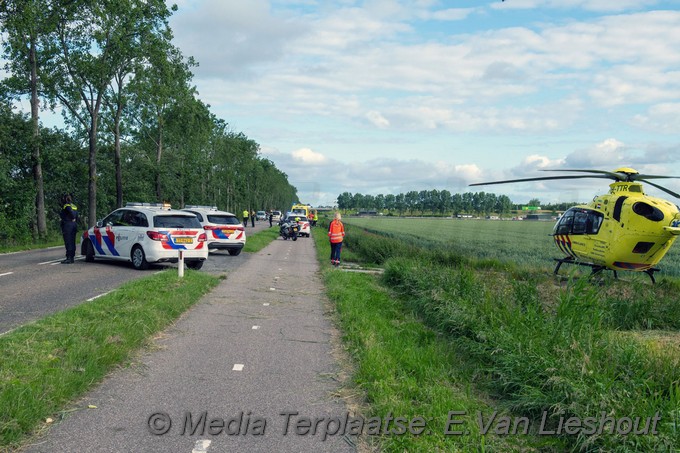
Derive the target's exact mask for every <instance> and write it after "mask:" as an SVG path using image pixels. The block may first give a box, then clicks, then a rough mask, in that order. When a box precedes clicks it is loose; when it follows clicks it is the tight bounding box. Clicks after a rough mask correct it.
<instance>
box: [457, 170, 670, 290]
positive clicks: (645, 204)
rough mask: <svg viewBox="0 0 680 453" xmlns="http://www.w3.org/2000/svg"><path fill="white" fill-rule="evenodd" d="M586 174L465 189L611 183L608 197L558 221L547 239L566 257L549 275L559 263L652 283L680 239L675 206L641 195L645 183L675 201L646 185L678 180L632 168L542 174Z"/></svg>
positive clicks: (574, 209) (571, 210)
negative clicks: (640, 275)
mask: <svg viewBox="0 0 680 453" xmlns="http://www.w3.org/2000/svg"><path fill="white" fill-rule="evenodd" d="M542 171H566V172H580V173H587V174H581V175H564V176H544V177H537V178H524V179H510V180H505V181H493V182H483V183H476V184H470V185H471V186H481V185H487V184H506V183H515V182H526V181H544V180H553V179H577V178H605V179H612V180H614V182H613V183H611V184H610V185H609V192H607V193H606V194H604V195H597V196H595V197H594V198H593V201H591V202H590V203H588V204H585V205H577V206H573V207H571V208H569V209H568V210H567V211H565V212H564V214H562V216H561V217H560V218H559V219H558V220H557V223H556V224H555V227H554V228H553V232H552V236H553V239H554V240H555V244H556V245H557V248H559V249H560V251H561V252H563V253H564V254H565V255H566V257H564V258H555V261H557V265H556V266H555V271H554V273H555V274H557V272H558V271H559V269H560V266H561V265H562V264H564V263H568V264H578V265H582V266H589V267H591V269H592V273H593V274H596V273H598V272H601V271H603V270H605V269H610V270H612V271H614V277H615V278H616V277H617V271H619V270H626V271H638V272H645V273H646V274H647V275H649V277H650V278H651V280H652V283H655V279H654V272H656V271H658V270H659V269H657V268H656V267H655V266H656V264H657V263H658V262H659V261H660V260H661V259H662V258H663V257H664V255H665V254H666V252H668V250H669V249H670V247H671V245H672V244H673V242H675V239H676V237H677V236H678V235H679V234H680V212H679V209H678V206H676V205H675V204H673V203H671V202H669V201H667V200H664V199H662V198H655V197H650V196H648V195H645V193H644V192H643V190H642V184H641V183H640V182H638V181H642V182H645V183H647V184H649V185H651V186H653V187H656V188H657V189H659V190H662V191H664V192H666V193H667V194H669V195H672V196H674V197H675V198H680V194H677V193H675V192H673V191H672V190H669V189H667V188H665V187H662V186H660V185H658V184H654V183H652V182H649V181H648V180H649V179H661V178H680V177H678V176H659V175H643V174H640V173H639V172H637V171H636V170H634V169H632V168H625V167H624V168H618V169H616V170H614V171H604V170H574V169H569V170H542Z"/></svg>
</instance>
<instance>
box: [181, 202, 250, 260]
mask: <svg viewBox="0 0 680 453" xmlns="http://www.w3.org/2000/svg"><path fill="white" fill-rule="evenodd" d="M184 211H186V212H190V213H192V214H194V215H195V216H196V218H198V221H199V222H200V224H201V226H202V227H203V229H204V230H205V233H206V234H207V235H208V249H210V250H212V249H218V250H226V251H227V252H229V254H230V255H232V256H236V255H238V254H240V253H241V250H243V247H245V245H246V232H245V228H243V225H242V224H241V221H240V220H239V219H238V217H236V216H235V215H234V214H232V213H231V212H226V211H220V210H218V209H217V206H194V205H188V206H186V207H185V208H184Z"/></svg>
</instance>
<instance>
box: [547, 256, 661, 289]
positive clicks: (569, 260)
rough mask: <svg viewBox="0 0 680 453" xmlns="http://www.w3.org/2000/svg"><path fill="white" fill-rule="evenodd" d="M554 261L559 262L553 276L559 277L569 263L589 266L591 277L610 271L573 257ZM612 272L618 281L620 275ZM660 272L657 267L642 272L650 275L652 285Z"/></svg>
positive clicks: (604, 267)
mask: <svg viewBox="0 0 680 453" xmlns="http://www.w3.org/2000/svg"><path fill="white" fill-rule="evenodd" d="M553 259H554V260H555V261H557V265H556V266H555V270H554V271H553V274H555V275H557V272H559V270H560V266H562V264H565V263H567V264H578V265H579V266H587V267H590V269H591V270H592V272H591V274H590V275H595V274H599V273H600V272H602V271H603V270H605V269H609V268H608V267H606V266H600V265H598V264H592V263H582V262H580V261H576V260H574V259H573V258H571V257H569V258H553ZM610 270H611V271H612V272H614V278H615V279H618V278H619V275H618V273H617V272H616V269H610ZM659 270H660V269H657V268H655V267H650V268H649V269H645V270H644V271H642V272H644V273H645V274H647V275H649V278H650V279H651V280H652V284H654V283H656V279H655V278H654V272H657V271H659Z"/></svg>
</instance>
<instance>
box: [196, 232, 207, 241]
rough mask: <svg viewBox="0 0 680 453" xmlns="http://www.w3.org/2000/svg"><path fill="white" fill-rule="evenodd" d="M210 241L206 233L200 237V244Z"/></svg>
mask: <svg viewBox="0 0 680 453" xmlns="http://www.w3.org/2000/svg"><path fill="white" fill-rule="evenodd" d="M207 240H208V236H207V235H206V234H205V233H201V234H199V235H198V242H205V241H207Z"/></svg>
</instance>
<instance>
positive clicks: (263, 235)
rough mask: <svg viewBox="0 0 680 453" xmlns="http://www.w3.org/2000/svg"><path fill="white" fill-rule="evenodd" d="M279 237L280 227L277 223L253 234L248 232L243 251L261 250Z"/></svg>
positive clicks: (254, 251)
mask: <svg viewBox="0 0 680 453" xmlns="http://www.w3.org/2000/svg"><path fill="white" fill-rule="evenodd" d="M277 237H279V229H278V227H277V226H276V225H274V226H273V227H271V228H267V229H264V230H260V231H258V232H257V233H254V234H252V235H251V234H248V233H247V232H246V246H245V247H244V248H243V251H244V252H248V253H256V252H259V251H260V250H262V249H263V248H265V247H266V246H268V245H269V243H270V242H271V241H273V240H275V239H276V238H277Z"/></svg>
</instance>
